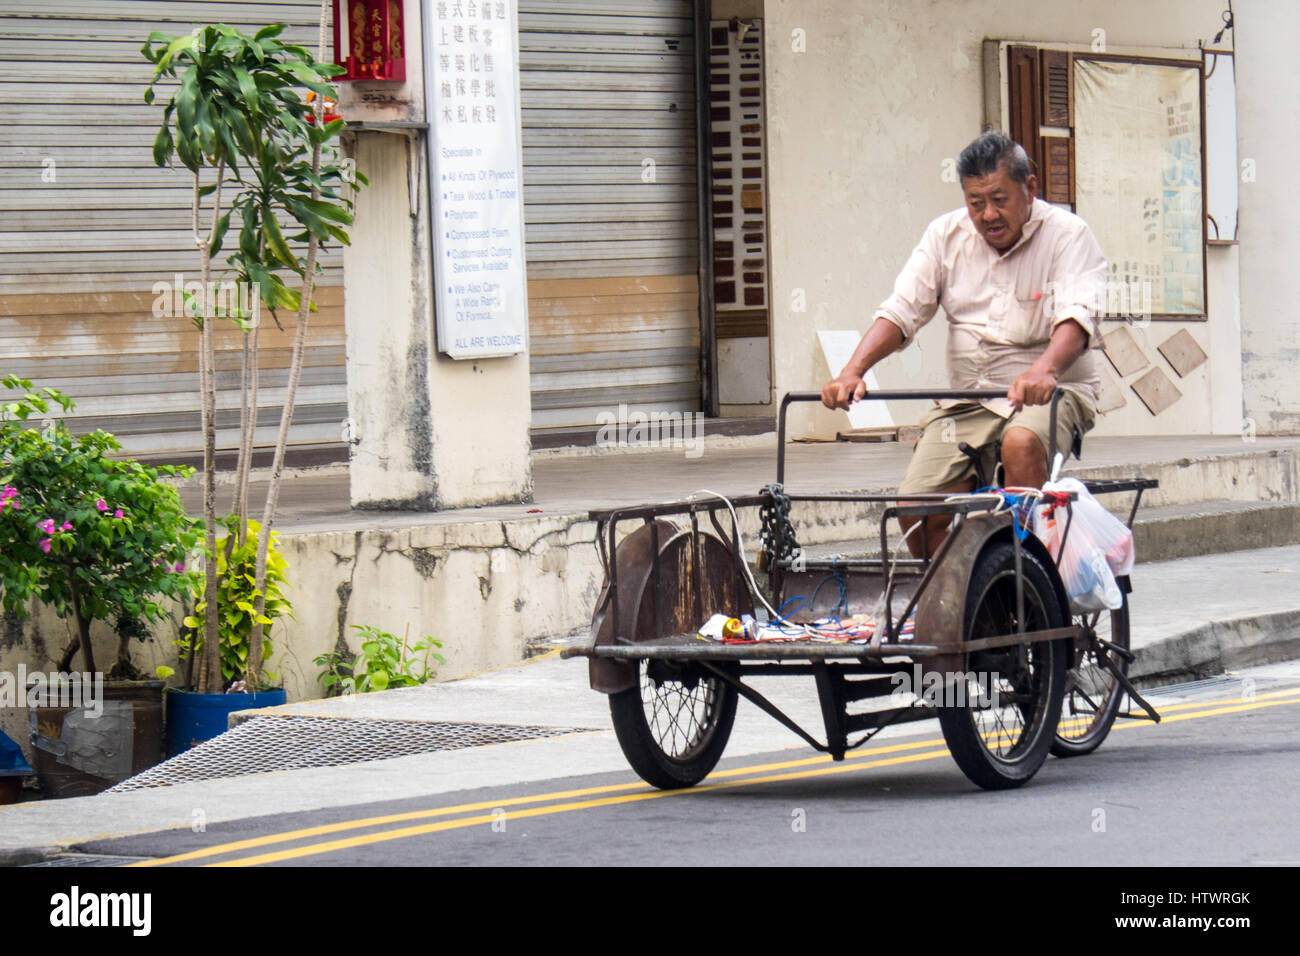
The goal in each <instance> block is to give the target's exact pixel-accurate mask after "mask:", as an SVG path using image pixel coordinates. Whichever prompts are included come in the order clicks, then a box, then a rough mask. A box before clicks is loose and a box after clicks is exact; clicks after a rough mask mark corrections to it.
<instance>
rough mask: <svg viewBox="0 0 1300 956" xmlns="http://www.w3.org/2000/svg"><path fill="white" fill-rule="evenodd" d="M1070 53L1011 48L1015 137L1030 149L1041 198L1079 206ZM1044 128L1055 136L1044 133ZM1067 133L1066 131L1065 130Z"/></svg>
mask: <svg viewBox="0 0 1300 956" xmlns="http://www.w3.org/2000/svg"><path fill="white" fill-rule="evenodd" d="M1070 60H1071V54H1070V52H1069V51H1068V50H1040V49H1038V48H1037V47H1032V46H1009V47H1007V101H1008V104H1009V106H1010V115H1011V129H1010V130H1009V134H1010V136H1011V138H1012V139H1014V140H1015V141H1016V142H1017V143H1019V144H1020V145H1022V146H1023V147H1024V148H1025V152H1026V153H1028V154H1029V161H1030V163H1031V164H1032V166H1033V170H1034V172H1035V173H1036V174H1037V176H1038V193H1039V195H1040V196H1041V197H1042V198H1043V199H1045V200H1047V201H1048V202H1052V203H1061V204H1062V205H1073V204H1074V129H1073V127H1074V115H1073V99H1074V96H1073V90H1072V89H1071V88H1070V83H1071V69H1070ZM1044 127H1046V128H1048V129H1050V130H1052V132H1050V133H1047V134H1044V132H1043V129H1044ZM1062 131H1064V132H1062Z"/></svg>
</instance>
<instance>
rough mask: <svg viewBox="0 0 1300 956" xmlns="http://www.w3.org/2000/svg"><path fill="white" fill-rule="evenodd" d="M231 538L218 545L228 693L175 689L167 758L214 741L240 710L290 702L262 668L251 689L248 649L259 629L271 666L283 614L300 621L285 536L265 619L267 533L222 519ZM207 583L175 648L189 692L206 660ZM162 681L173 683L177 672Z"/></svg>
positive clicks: (269, 581)
mask: <svg viewBox="0 0 1300 956" xmlns="http://www.w3.org/2000/svg"><path fill="white" fill-rule="evenodd" d="M222 523H223V524H224V525H225V527H226V536H225V538H223V539H220V540H219V541H218V542H217V602H218V606H219V607H220V609H221V612H220V614H219V615H218V618H217V643H218V656H219V659H220V661H221V679H222V685H223V686H224V687H226V688H228V691H227V692H226V693H222V694H214V693H200V692H198V691H193V690H188V689H182V688H168V690H167V695H166V702H167V756H169V757H174V756H176V754H179V753H183V752H184V751H186V750H188V749H189V748H190V747H192V746H194V745H195V744H198V743H201V742H203V741H205V740H210V739H212V738H213V737H215V736H217V735H218V734H220V733H223V732H224V731H225V730H226V727H227V724H228V720H229V717H230V714H231V713H233V712H234V711H236V710H251V709H254V708H257V707H274V706H277V705H279V704H283V703H284V702H285V700H286V696H285V692H284V689H283V688H281V687H274V686H272V685H271V681H273V680H274V679H275V675H274V674H272V673H270V672H269V671H267V670H265V669H264V668H259V669H258V671H257V673H258V674H260V677H259V680H261V682H262V683H261V684H260V685H250V682H249V681H250V679H249V674H250V672H251V671H252V668H250V667H249V663H248V662H249V650H250V647H251V638H252V634H253V628H254V625H255V624H260V625H261V626H262V627H263V628H264V629H266V631H265V637H264V639H263V641H262V660H261V661H260V662H259V663H262V664H265V662H266V661H267V660H269V659H270V657H271V653H272V646H271V640H270V630H269V629H270V627H271V626H272V625H273V624H274V623H275V620H276V618H278V617H281V616H282V615H287V616H289V617H292V616H293V610H292V607H291V605H290V603H289V599H288V598H287V597H285V594H284V587H285V585H286V584H287V581H288V578H287V576H286V570H287V562H286V561H285V559H284V556H283V555H282V554H281V553H280V551H279V549H278V548H277V547H276V540H275V539H276V538H278V537H279V535H278V534H273V535H272V536H271V544H270V548H269V550H268V553H267V563H266V581H265V585H264V591H263V594H264V601H263V609H262V611H261V612H259V611H258V610H257V596H258V593H259V592H258V588H257V586H256V584H255V571H256V568H257V541H258V535H259V532H260V530H261V528H260V526H259V525H258V523H257V522H256V521H249V522H247V526H246V527H245V528H243V529H242V531H243V533H242V534H241V533H240V531H241V529H240V527H239V518H238V516H236V515H227V516H226V517H225V518H224V519H222ZM205 585H206V582H205V581H204V580H203V576H201V575H200V576H198V578H197V581H196V587H195V591H194V595H193V597H194V600H195V601H196V603H195V606H194V612H193V613H192V614H188V615H186V617H185V619H184V621H183V624H184V628H185V629H184V631H183V632H182V635H181V637H180V638H179V639H178V640H177V641H176V644H177V646H178V647H179V648H180V650H181V655H182V659H183V666H184V667H185V678H184V685H185V688H192V687H193V686H194V683H193V675H194V665H195V661H197V660H201V659H202V656H203V653H204V647H203V644H204V640H203V635H204V633H205V632H204V623H205V620H206V613H205V612H206V610H207V607H206V600H205V597H204V594H205V591H206V586H205ZM162 676H165V677H170V676H171V672H170V668H169V669H167V671H166V672H165V673H163V674H162Z"/></svg>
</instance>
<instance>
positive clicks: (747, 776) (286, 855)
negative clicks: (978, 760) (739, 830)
mask: <svg viewBox="0 0 1300 956" xmlns="http://www.w3.org/2000/svg"><path fill="white" fill-rule="evenodd" d="M1279 698H1286V699H1279ZM1290 703H1300V687H1296V688H1290V689H1287V690H1280V691H1272V692H1269V693H1266V694H1257V695H1255V696H1254V697H1253V698H1234V699H1228V700H1224V701H1214V702H1211V701H1200V702H1194V703H1184V704H1173V705H1170V706H1168V707H1165V708H1162V709H1161V711H1160V713H1161V716H1162V718H1163V722H1165V723H1171V722H1175V721H1178V720H1190V719H1194V718H1200V717H1213V716H1219V715H1223V714H1231V713H1239V712H1241V711H1247V710H1257V709H1260V708H1263V707H1273V706H1279V705H1281V704H1290ZM1194 708H1206V709H1202V710H1200V711H1196V712H1193V713H1171V712H1173V711H1187V710H1193V709H1194ZM1166 715H1169V716H1166ZM1144 726H1152V723H1151V722H1150V721H1133V722H1122V723H1116V724H1115V726H1114V727H1113V728H1112V729H1117V728H1120V727H1144ZM992 733H995V731H991V732H990V734H992ZM986 736H988V735H986ZM933 746H941V747H943V746H944V741H943V740H942V738H940V739H937V740H920V741H905V742H902V743H897V744H888V745H884V746H881V747H876V748H871V749H869V750H864V751H855V752H853V753H850V754H848V755H846V759H845V761H844V762H842V763H834V762H833V761H832V759H831V758H830V757H829V756H822V755H819V756H814V757H805V758H800V759H797V760H788V761H780V762H777V763H769V764H758V765H751V766H745V767H733V768H730V769H727V770H720V771H715V772H714V773H712V774H710V775H709V779H716V778H725V777H743V779H739V780H724V781H720V782H717V783H705V784H701V785H699V786H696V787H693V788H689V789H684V790H657V789H654V788H651V787H648V786H647V785H646V784H643V783H640V782H636V783H628V784H611V785H608V786H601V787H587V788H582V789H577V790H562V791H556V792H552V793H544V794H532V795H527V796H522V797H506V798H500V799H497V800H487V801H481V802H477V803H467V804H460V805H457V806H451V807H438V808H434V809H429V810H414V811H410V812H407V813H398V814H389V815H386V816H378V817H368V818H363V819H360V820H351V821H342V822H339V823H331V824H322V825H320V826H315V827H306V828H302V829H299V830H290V831H286V832H284V833H278V834H268V835H267V836H262V837H253V838H250V839H247V840H238V841H235V842H232V843H224V844H219V845H217V846H212V847H205V848H203V849H199V850H192V851H190V852H188V853H181V854H178V855H175V856H168V857H160V858H158V859H155V860H147V861H142V862H140V863H133V864H130V865H131V866H139V867H152V866H162V865H164V864H171V863H185V862H189V861H191V860H198V859H204V858H207V857H212V856H222V855H225V854H228V853H236V852H239V851H240V850H249V849H256V848H258V847H264V846H270V845H274V844H277V843H288V842H292V841H294V840H302V839H308V838H311V837H315V836H327V835H329V834H332V833H341V832H345V831H348V830H359V829H364V828H367V827H372V826H381V825H383V824H386V823H400V822H405V821H410V820H420V819H429V818H431V817H437V816H450V815H452V814H458V813H473V812H475V811H480V810H494V811H495V810H500V809H504V808H506V807H510V806H520V805H522V804H528V803H539V802H544V801H551V800H568V801H573V798H575V797H586V796H595V795H597V794H615V793H619V792H620V791H629V790H632V791H636V792H632V793H623V794H622V795H621V796H604V797H600V798H598V799H593V800H579V801H576V802H566V803H558V804H550V805H548V806H545V807H532V808H527V809H523V810H516V811H513V812H511V813H510V814H508V818H516V819H517V818H521V817H533V816H542V815H548V814H553V813H567V812H571V811H574V810H583V809H593V808H596V807H602V806H612V805H616V804H622V803H633V802H638V801H641V800H652V799H660V798H663V797H670V796H685V795H689V794H692V793H707V792H711V791H715V790H723V789H733V788H736V787H741V786H752V785H754V784H758V783H771V782H780V781H787V780H797V779H808V778H812V777H818V776H825V775H828V774H836V773H847V772H850V771H855V770H866V769H869V768H872V767H883V766H892V765H897V764H903V763H912V762H917V761H921V760H932V759H934V758H936V757H944V756H947V755H948V750H947V748H946V747H944V749H941V750H934V751H929V752H926V753H920V754H909V755H905V756H898V757H892V758H888V759H882V760H866V759H865V758H868V757H872V756H879V755H881V754H888V753H898V752H900V751H906V750H921V749H924V748H927V747H933ZM827 763H829V764H832V765H831V766H827V767H819V768H816V769H809V770H804V771H801V772H797V773H775V774H774V773H770V771H774V770H789V769H791V768H796V767H811V766H814V765H816V764H827ZM753 774H763V775H762V776H751V775H753ZM496 819H499V814H495V813H492V814H488V815H483V816H472V817H461V818H458V819H455V820H444V821H439V822H437V823H431V824H424V825H421V826H413V827H403V828H401V829H397V830H386V831H384V832H382V833H372V834H361V835H357V836H354V837H350V838H348V839H343V840H333V841H327V842H325V843H318V844H309V845H307V846H303V847H295V848H291V849H287V850H282V851H277V852H274V853H265V854H261V855H257V856H250V857H241V858H239V859H235V860H228V861H220V862H214V863H209V864H206V865H208V866H254V865H258V864H260V863H272V862H278V861H283V860H289V859H298V858H301V857H304V856H313V855H316V854H320V853H329V852H332V851H334V850H341V849H348V848H351V847H356V846H363V845H368V844H371V843H380V842H384V841H387V840H395V839H402V838H404V837H408V836H419V835H421V834H425V833H437V832H441V831H445V830H453V829H461V828H464V827H469V826H477V825H480V824H482V823H485V822H487V823H490V822H492V821H494V820H496Z"/></svg>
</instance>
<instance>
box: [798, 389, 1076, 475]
mask: <svg viewBox="0 0 1300 956" xmlns="http://www.w3.org/2000/svg"><path fill="white" fill-rule="evenodd" d="M1006 397H1007V390H1006V389H1004V388H941V389H932V388H931V389H927V388H895V389H877V390H876V391H874V392H867V393H866V394H865V395H864V396H862V400H863V401H881V402H888V401H909V400H916V399H921V400H924V399H927V398H932V399H945V398H951V399H969V400H973V401H982V400H985V399H994V398H1006ZM1064 397H1065V389H1063V388H1057V389H1056V390H1055V391H1054V392H1053V393H1052V402H1051V405H1052V413H1051V431H1052V434H1051V436H1050V438H1049V441H1048V446H1049V447H1048V452H1047V462H1048V467H1051V462H1052V461H1053V459H1055V458H1056V407H1057V405H1059V404H1060V402H1061V399H1062V398H1064ZM821 400H822V393H821V392H786V394H785V397H783V398H782V399H781V409H780V412H779V413H778V415H777V427H776V480H777V483H778V484H785V413H786V411H787V410H788V409H789V407H790V406H791V405H793V404H794V403H796V402H820V401H821Z"/></svg>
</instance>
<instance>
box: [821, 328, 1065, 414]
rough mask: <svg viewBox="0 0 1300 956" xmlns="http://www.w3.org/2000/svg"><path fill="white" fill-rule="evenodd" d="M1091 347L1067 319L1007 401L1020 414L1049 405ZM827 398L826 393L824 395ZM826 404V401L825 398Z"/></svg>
mask: <svg viewBox="0 0 1300 956" xmlns="http://www.w3.org/2000/svg"><path fill="white" fill-rule="evenodd" d="M1087 348H1088V333H1087V332H1085V331H1084V330H1083V326H1081V325H1080V324H1079V323H1078V322H1076V321H1075V320H1074V319H1066V320H1065V321H1064V322H1062V323H1060V324H1059V325H1058V326H1057V327H1056V329H1055V330H1054V331H1053V332H1052V339H1051V341H1050V342H1048V343H1047V351H1045V352H1044V353H1043V354H1042V355H1040V356H1039V357H1038V361H1036V362H1035V363H1034V364H1033V365H1031V366H1029V368H1028V369H1027V370H1026V371H1025V372H1024V373H1023V374H1021V376H1020V377H1019V378H1017V379H1016V380H1015V381H1014V382H1012V383H1011V387H1010V388H1008V389H1007V398H1008V399H1009V400H1010V401H1011V404H1012V406H1014V408H1015V410H1016V411H1020V409H1021V408H1023V407H1024V406H1025V405H1046V404H1047V403H1048V402H1050V401H1051V400H1052V393H1053V392H1054V391H1056V382H1057V380H1058V379H1059V378H1060V377H1061V373H1062V372H1064V371H1065V370H1066V369H1068V368H1069V367H1070V366H1071V365H1073V364H1074V362H1075V360H1076V359H1077V358H1078V357H1079V356H1080V355H1082V354H1083V353H1084V351H1085V350H1086V349H1087ZM823 396H824V393H823ZM822 400H823V401H825V398H824V397H823V399H822Z"/></svg>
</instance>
